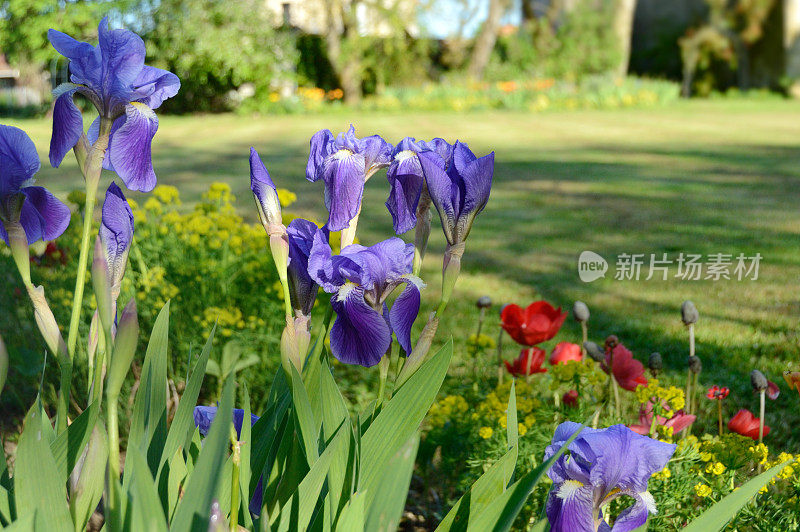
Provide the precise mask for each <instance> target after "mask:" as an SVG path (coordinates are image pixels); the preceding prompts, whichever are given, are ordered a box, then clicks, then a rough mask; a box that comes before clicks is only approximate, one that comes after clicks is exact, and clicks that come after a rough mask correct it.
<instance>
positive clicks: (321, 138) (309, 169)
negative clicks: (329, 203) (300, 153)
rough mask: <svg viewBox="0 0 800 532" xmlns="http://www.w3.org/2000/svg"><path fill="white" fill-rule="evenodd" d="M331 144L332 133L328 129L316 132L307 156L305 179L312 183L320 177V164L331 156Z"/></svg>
mask: <svg viewBox="0 0 800 532" xmlns="http://www.w3.org/2000/svg"><path fill="white" fill-rule="evenodd" d="M333 142H334V139H333V133H331V132H330V130H329V129H322V130H320V131H317V132H316V133H314V136H313V137H311V142H310V144H311V151H310V153H309V155H308V164H306V179H308V180H309V181H312V182H313V181H317V180H318V179H320V178H321V177H322V172H321V170H322V162H323V161H324V160H325V158H326V157H327V156H328V155H330V154H331V144H333Z"/></svg>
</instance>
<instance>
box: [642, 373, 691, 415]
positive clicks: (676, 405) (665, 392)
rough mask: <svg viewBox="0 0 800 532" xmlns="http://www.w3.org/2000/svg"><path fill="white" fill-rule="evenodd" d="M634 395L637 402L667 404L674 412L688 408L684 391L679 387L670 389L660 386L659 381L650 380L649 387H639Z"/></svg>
mask: <svg viewBox="0 0 800 532" xmlns="http://www.w3.org/2000/svg"><path fill="white" fill-rule="evenodd" d="M634 393H635V394H636V400H637V401H638V402H639V403H641V404H645V403H647V402H649V401H653V402H654V403H657V402H665V403H667V404H668V405H669V408H670V410H672V411H677V410H681V409H682V408H683V407H684V406H686V399H685V397H684V394H683V390H682V389H680V388H678V387H677V386H670V387H668V388H667V387H663V386H660V385H659V382H658V379H650V381H649V382H648V383H647V386H637V387H636V391H635V392H634Z"/></svg>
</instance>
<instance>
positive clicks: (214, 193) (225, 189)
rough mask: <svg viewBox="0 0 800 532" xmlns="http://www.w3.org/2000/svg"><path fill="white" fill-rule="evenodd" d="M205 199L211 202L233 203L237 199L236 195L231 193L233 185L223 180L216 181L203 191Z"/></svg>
mask: <svg viewBox="0 0 800 532" xmlns="http://www.w3.org/2000/svg"><path fill="white" fill-rule="evenodd" d="M203 199H204V200H207V201H209V202H212V203H213V202H218V203H222V204H225V203H233V202H234V201H236V196H234V195H233V194H232V193H231V186H230V185H229V184H227V183H223V182H221V181H214V182H213V183H211V185H210V186H209V187H208V190H207V191H206V192H204V193H203Z"/></svg>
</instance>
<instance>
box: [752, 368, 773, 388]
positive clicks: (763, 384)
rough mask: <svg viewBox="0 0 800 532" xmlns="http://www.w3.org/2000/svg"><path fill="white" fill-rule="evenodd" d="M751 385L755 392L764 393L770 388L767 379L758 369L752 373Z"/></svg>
mask: <svg viewBox="0 0 800 532" xmlns="http://www.w3.org/2000/svg"><path fill="white" fill-rule="evenodd" d="M750 384H751V385H752V386H753V391H756V392H763V391H764V390H766V389H767V387H768V386H769V382H768V381H767V378H766V377H765V376H764V374H763V373H761V372H760V371H758V370H757V369H754V370H753V371H751V372H750Z"/></svg>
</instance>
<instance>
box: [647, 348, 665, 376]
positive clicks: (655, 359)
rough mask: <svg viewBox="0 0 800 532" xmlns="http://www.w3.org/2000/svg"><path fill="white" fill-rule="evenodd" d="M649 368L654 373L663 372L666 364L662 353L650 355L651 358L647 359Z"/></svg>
mask: <svg viewBox="0 0 800 532" xmlns="http://www.w3.org/2000/svg"><path fill="white" fill-rule="evenodd" d="M647 367H648V368H649V369H650V371H652V372H658V371H661V370H662V369H663V368H664V362H663V361H662V360H661V353H650V358H648V359H647Z"/></svg>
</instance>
